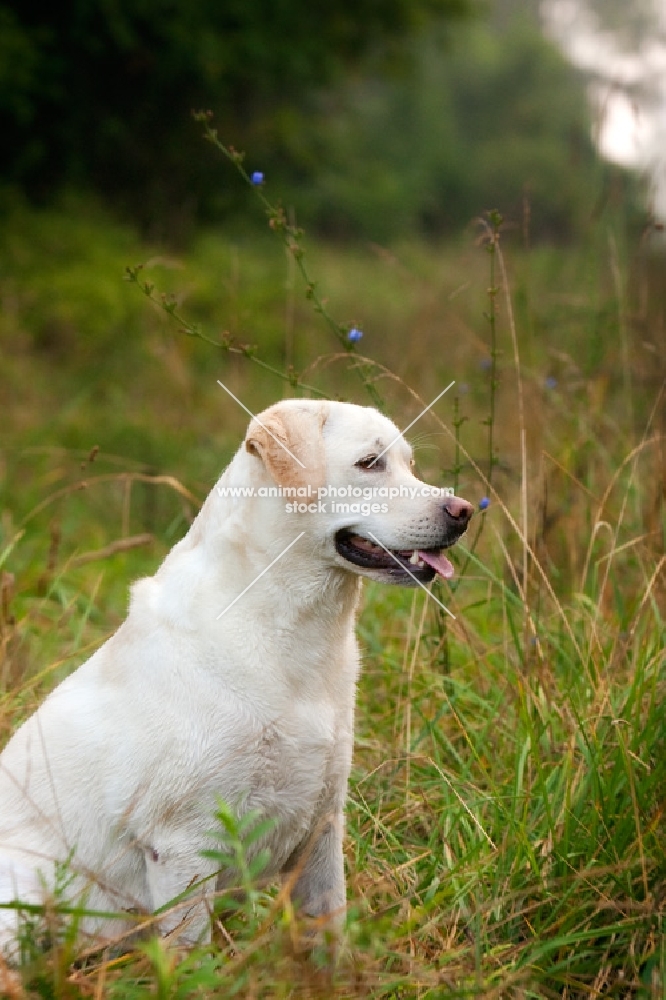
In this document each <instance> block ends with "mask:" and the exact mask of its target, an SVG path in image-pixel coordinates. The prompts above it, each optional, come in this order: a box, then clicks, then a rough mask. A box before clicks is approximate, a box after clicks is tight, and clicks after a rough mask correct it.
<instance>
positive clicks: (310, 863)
mask: <svg viewBox="0 0 666 1000" xmlns="http://www.w3.org/2000/svg"><path fill="white" fill-rule="evenodd" d="M343 831H344V818H343V815H342V813H336V814H334V815H328V816H326V815H325V816H322V817H321V818H320V820H319V823H318V825H317V826H316V827H315V829H314V831H313V833H312V836H311V837H310V838H309V840H308V841H307V842H306V843H305V845H304V846H303V847H302V848H301V850H300V851H299V852H298V854H297V855H296V856H294V857H292V859H291V860H290V862H289V864H288V866H287V868H286V869H285V874H286V873H287V872H291V873H293V875H294V876H295V878H296V881H295V883H294V887H293V889H292V897H293V899H294V902H295V903H296V904H297V906H298V907H299V909H300V910H301V911H302V912H303V913H305V914H307V916H309V917H320V918H328V919H327V920H326V924H327V926H328V927H329V928H330V929H331V930H333V931H338V930H339V929H340V927H341V925H342V922H343V920H344V911H345V895H346V894H345V869H344V857H343V854H342V836H343Z"/></svg>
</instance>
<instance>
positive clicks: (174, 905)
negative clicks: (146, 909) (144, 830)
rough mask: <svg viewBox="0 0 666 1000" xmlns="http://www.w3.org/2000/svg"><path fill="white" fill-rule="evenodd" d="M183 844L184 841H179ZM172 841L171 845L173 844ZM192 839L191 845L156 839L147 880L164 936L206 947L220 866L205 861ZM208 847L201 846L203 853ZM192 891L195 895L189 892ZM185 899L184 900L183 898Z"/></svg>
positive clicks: (149, 855) (148, 857) (148, 858)
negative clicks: (172, 936) (171, 935)
mask: <svg viewBox="0 0 666 1000" xmlns="http://www.w3.org/2000/svg"><path fill="white" fill-rule="evenodd" d="M178 840H180V837H179V838H178ZM169 841H171V842H169ZM197 843H198V839H197V838H194V837H193V838H192V840H191V841H189V842H188V843H187V845H182V844H180V845H175V844H174V843H173V840H172V839H171V838H169V840H167V841H165V840H164V839H162V838H155V839H154V845H153V844H151V846H150V847H147V848H146V849H145V851H146V878H147V882H148V888H149V891H150V897H151V903H152V907H151V908H152V910H153V911H156V910H158V911H160V910H161V911H163V913H161V914H159V928H160V931H161V933H163V934H171V933H173V934H175V936H176V937H177V939H178V941H179V942H180V943H182V944H186V945H190V944H203V943H207V942H208V941H209V940H210V933H211V924H210V916H211V909H212V899H213V896H214V892H215V874H216V872H217V869H218V865H217V864H216V863H215V862H214V861H212V860H210V859H208V858H203V857H201V854H200V853H199V852H198V851H197V849H196V846H195V847H194V848H193V847H192V846H191V845H192V844H195V845H196V844H197ZM205 846H206V845H205V844H203V843H202V844H201V849H203V848H204V847H205ZM190 889H191V892H190V891H189V890H190ZM180 896H182V897H183V898H182V899H179V897H180Z"/></svg>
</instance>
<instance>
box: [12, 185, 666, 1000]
mask: <svg viewBox="0 0 666 1000" xmlns="http://www.w3.org/2000/svg"><path fill="white" fill-rule="evenodd" d="M524 235H525V234H523V233H521V232H519V231H518V230H514V229H512V228H511V227H507V228H506V230H505V231H503V232H502V235H501V239H500V240H499V242H498V241H497V240H496V239H494V238H493V230H492V226H490V225H489V224H488V223H487V222H486V223H485V224H484V225H479V226H478V227H476V228H475V229H470V231H469V232H467V233H466V234H465V235H464V236H463V237H461V238H460V240H459V241H458V242H457V243H456V244H450V245H446V246H439V247H435V246H425V245H417V244H409V245H405V246H397V247H394V248H392V249H391V250H390V251H389V250H387V249H385V248H381V247H372V246H364V247H360V248H358V247H357V248H341V247H333V246H326V245H318V244H313V245H312V246H309V245H308V244H307V243H306V249H307V261H308V269H309V271H310V273H311V274H312V275H313V276H314V277H315V278H316V280H317V282H318V284H317V292H318V294H319V295H320V296H321V297H322V299H323V300H325V302H324V307H325V309H326V310H328V312H330V314H331V315H332V316H334V317H336V319H337V320H339V321H340V322H342V323H344V324H348V325H349V326H356V327H358V328H360V329H362V330H363V331H364V337H363V340H362V341H361V344H360V349H361V351H362V353H363V354H364V355H365V356H367V357H368V358H369V359H371V360H372V367H369V365H368V364H362V363H361V362H360V361H359V359H358V358H355V357H352V356H350V355H349V353H348V352H346V351H345V350H343V349H342V347H341V345H340V343H338V341H336V339H335V337H334V336H333V335H332V333H331V331H330V329H328V328H327V326H326V324H325V323H324V322H323V321H322V318H321V317H320V316H319V315H318V314H317V313H316V312H315V311H314V310H313V309H312V304H311V303H310V302H308V301H307V299H306V296H305V295H304V288H303V286H302V283H301V281H300V276H299V273H298V268H297V266H296V262H295V261H294V258H293V256H290V255H289V254H286V253H285V251H284V248H283V247H282V246H281V244H280V242H279V241H276V240H274V239H271V237H270V234H267V235H266V236H262V235H257V234H256V233H252V234H250V233H248V234H242V233H237V234H235V235H234V237H233V238H232V237H230V236H229V235H227V234H224V233H216V232H209V233H205V234H201V235H200V237H199V238H198V239H197V241H196V242H195V243H194V244H193V245H192V246H191V247H190V248H189V249H188V251H187V252H186V253H183V254H182V255H177V254H175V253H164V252H163V251H162V250H160V249H159V248H155V247H148V246H145V245H141V244H140V243H139V242H138V240H137V239H136V237H135V236H134V235H133V233H132V232H130V231H129V230H124V229H122V228H121V227H119V226H117V225H114V224H112V223H111V222H110V221H109V220H108V219H107V218H106V217H105V216H104V215H103V213H101V212H99V211H95V210H94V209H93V208H92V207H91V206H90V205H81V204H80V203H78V202H76V201H73V202H71V203H67V204H63V205H62V206H61V207H60V208H59V209H57V210H53V211H51V212H48V213H47V212H41V213H34V212H30V211H28V210H26V209H24V208H22V207H21V206H20V205H17V206H16V208H15V209H14V212H13V214H12V216H11V217H10V219H9V220H8V223H7V225H6V227H5V231H4V235H3V240H4V247H3V251H4V252H3V254H2V256H3V259H4V260H5V264H4V265H3V269H2V272H0V295H1V296H2V302H3V310H2V315H1V317H0V338H1V342H2V353H3V365H2V372H1V373H0V406H1V410H2V424H3V438H2V442H3V443H2V451H1V452H0V488H1V493H2V496H1V502H0V510H1V523H0V532H1V534H0V573H1V574H2V575H1V577H0V588H1V601H0V628H1V631H0V638H1V646H0V742H2V743H4V741H5V739H6V738H7V737H8V736H9V734H10V732H11V731H12V730H13V728H14V727H15V726H16V725H17V724H18V723H19V722H20V721H21V720H22V719H23V718H24V717H25V716H26V714H27V713H29V712H30V711H31V710H32V709H33V708H34V707H35V706H36V704H37V703H38V702H39V700H40V699H41V698H42V697H43V696H44V695H45V693H46V692H47V691H49V690H50V689H51V688H52V687H53V685H54V684H55V683H56V682H57V681H58V680H59V679H61V678H62V677H63V676H65V675H66V674H67V673H68V672H69V671H70V670H72V669H73V668H74V667H75V666H76V665H77V664H78V663H80V662H82V661H83V660H84V659H85V658H86V657H87V656H88V655H90V653H91V651H92V650H94V649H95V648H96V647H97V646H98V645H99V644H100V643H101V642H102V641H103V640H104V639H105V637H107V636H108V635H109V634H110V633H111V632H112V631H113V630H114V629H115V628H116V627H117V626H118V624H119V623H120V621H121V620H122V618H123V616H124V612H125V608H126V602H127V587H128V584H129V583H130V582H131V581H132V580H133V579H135V578H136V577H137V576H139V575H146V574H150V573H152V572H153V571H154V570H155V568H156V567H157V565H158V564H159V562H160V560H161V558H162V557H163V556H164V554H165V553H166V552H167V551H168V549H169V548H170V546H171V545H172V544H173V543H174V541H175V540H176V539H177V538H179V537H180V536H181V534H182V533H183V532H184V530H185V529H186V526H187V524H188V523H189V521H190V520H191V518H192V515H193V513H194V512H195V511H196V509H197V506H198V504H199V503H200V502H201V500H202V499H203V497H204V496H205V494H206V493H207V491H208V490H209V489H210V488H211V487H212V485H213V483H214V481H215V479H216V477H217V476H218V474H219V472H220V471H221V469H222V468H223V467H224V465H225V464H226V462H227V461H228V460H229V458H230V457H231V455H232V454H233V452H234V450H235V449H236V448H237V447H238V445H239V443H240V441H241V439H242V434H243V431H244V428H245V425H246V422H247V416H246V414H245V413H244V412H243V411H242V410H241V409H240V408H239V407H238V406H237V404H236V403H234V401H233V400H232V399H231V398H230V397H229V396H228V395H227V394H226V393H225V392H223V390H222V389H221V388H220V387H219V386H218V385H217V382H216V380H217V379H220V380H221V381H223V382H224V383H225V384H226V385H227V386H228V387H229V389H231V391H232V392H233V393H234V394H235V395H237V396H239V398H241V399H242V400H243V402H244V403H245V405H246V406H248V407H249V408H250V409H252V410H255V411H256V410H257V409H261V408H262V407H264V406H266V405H268V404H270V403H271V402H273V401H275V400H276V399H278V398H280V397H281V396H284V395H291V394H293V393H294V392H295V391H296V392H297V391H299V390H294V389H293V388H291V387H290V385H289V382H288V381H285V380H283V379H280V378H278V377H276V376H275V375H273V374H271V373H269V372H268V371H267V370H266V369H265V368H262V367H260V366H259V365H257V364H256V363H255V362H254V361H253V360H252V359H251V358H248V357H246V356H243V351H244V346H243V345H256V346H257V357H258V358H259V359H261V360H262V361H263V362H265V363H267V364H269V365H270V366H272V367H274V368H276V369H279V370H281V371H285V370H287V369H288V368H289V366H294V369H295V370H296V371H297V372H298V373H300V374H301V377H302V380H303V381H304V382H307V383H308V384H309V385H312V386H315V387H316V388H317V389H318V390H319V391H321V392H323V393H326V394H328V395H330V396H339V397H341V398H345V399H349V400H352V401H356V402H362V403H369V402H371V399H370V397H369V393H368V389H367V385H364V381H365V382H368V381H371V384H372V391H373V392H374V393H375V394H379V396H380V397H381V400H382V404H383V405H384V406H385V408H386V411H387V412H388V413H389V415H391V416H392V417H393V419H395V421H396V422H397V423H398V424H399V425H400V426H406V425H407V424H409V423H410V421H411V420H413V419H414V417H415V416H416V415H417V414H418V413H419V411H420V410H421V409H422V407H423V406H424V405H425V404H427V403H429V402H430V400H431V399H433V398H434V397H435V396H436V395H437V394H438V392H440V391H441V390H442V389H443V388H444V387H445V386H446V385H447V384H448V383H449V382H450V381H451V380H452V379H455V380H456V384H455V386H454V387H453V388H452V389H451V390H450V392H449V393H447V394H446V396H444V397H443V399H442V400H441V401H440V402H439V403H438V404H437V405H436V406H435V407H434V408H433V409H432V410H431V411H429V413H428V414H426V415H425V416H424V417H423V418H422V419H421V420H420V421H419V422H418V423H417V424H415V426H414V427H413V429H412V430H411V431H410V433H409V435H408V437H409V438H410V440H411V441H412V442H413V443H414V445H415V449H416V456H417V461H418V471H419V473H420V475H421V476H422V478H423V479H425V480H426V481H428V482H432V483H437V484H441V485H452V486H455V487H456V489H457V491H458V492H459V493H460V494H461V495H462V496H465V497H467V498H468V499H469V500H471V501H472V502H474V503H478V501H479V500H480V499H481V497H483V496H487V497H489V498H490V505H489V507H488V509H487V511H485V512H484V513H478V514H477V515H476V516H475V518H474V521H473V523H472V527H471V529H470V532H469V533H468V535H469V537H468V538H467V540H466V542H465V544H464V545H459V546H458V547H457V549H456V550H454V560H455V563H456V569H457V572H456V577H455V579H454V581H452V584H451V586H449V585H447V586H446V587H444V586H440V587H439V589H437V590H436V593H437V595H438V596H439V598H440V599H441V600H443V601H444V603H445V604H446V605H447V606H448V607H449V608H450V609H451V610H452V611H453V612H454V613H455V615H456V618H455V621H453V620H451V619H450V618H449V617H448V616H446V615H445V614H444V613H443V612H441V611H440V610H439V608H438V606H437V605H436V604H435V602H433V601H429V600H428V599H427V597H426V596H425V595H424V594H423V592H422V591H418V592H417V593H414V592H412V591H406V590H405V591H402V590H397V589H389V588H381V587H379V586H376V585H371V586H368V587H367V589H366V598H365V605H364V609H363V613H362V616H361V619H360V638H361V643H362V648H363V652H364V672H363V678H362V682H361V685H360V690H359V703H358V713H357V744H356V752H355V760H354V770H353V775H352V781H351V788H350V800H349V806H348V836H347V841H346V854H347V868H348V880H349V892H348V896H349V914H348V921H347V934H346V945H345V949H344V952H343V955H342V956H341V959H340V962H339V966H338V968H337V970H336V972H335V973H334V974H333V975H331V974H329V973H327V972H326V971H323V970H322V969H320V968H318V967H317V963H316V961H312V960H311V959H307V958H305V957H303V956H302V955H301V954H300V952H299V948H298V942H297V933H296V927H295V923H294V917H293V914H292V913H291V911H290V909H289V907H288V905H287V903H286V901H285V899H284V898H283V896H282V895H281V894H280V893H279V891H278V890H277V889H276V888H275V887H268V888H263V889H257V890H255V891H254V892H252V893H250V894H249V895H248V897H247V899H246V901H245V902H243V903H240V904H237V905H236V907H235V909H234V910H233V912H229V909H228V900H227V901H226V902H225V901H221V912H224V917H223V918H222V917H221V918H220V921H219V927H218V932H217V936H216V944H215V947H214V948H211V949H208V950H202V951H200V952H197V953H196V954H193V955H190V956H184V955H182V954H178V953H177V952H175V951H169V949H168V948H167V947H166V946H165V945H164V944H163V943H161V942H159V941H157V940H153V941H152V942H148V943H146V944H145V945H142V946H140V947H139V948H137V950H136V951H133V952H131V953H130V954H128V955H126V956H123V957H122V958H117V957H115V958H112V957H110V956H108V955H105V954H95V953H94V952H86V951H84V949H83V947H82V946H81V945H77V944H76V943H75V942H74V941H73V936H72V933H71V931H68V929H67V926H66V924H64V923H61V921H60V920H59V917H58V914H57V907H56V908H55V909H53V910H52V911H50V912H49V913H47V914H44V915H42V917H41V918H38V917H34V918H33V922H34V921H37V923H39V921H40V919H41V921H42V922H43V921H46V923H47V925H48V927H49V929H50V933H51V946H50V948H49V949H48V950H46V951H45V952H44V951H40V950H39V949H37V948H36V947H30V946H29V945H30V942H31V941H32V943H33V944H35V942H36V941H37V940H38V938H39V934H38V933H37V930H35V929H33V930H32V931H30V932H29V933H28V934H27V945H26V948H27V955H26V964H25V966H24V968H23V969H22V971H21V981H22V983H23V984H24V985H23V986H19V985H18V984H17V983H14V985H11V986H10V985H7V986H6V987H5V989H6V992H7V994H8V995H11V996H13V997H19V996H22V995H23V991H25V994H26V995H28V996H35V997H43V998H65V997H67V998H70V997H84V996H85V997H87V996H94V997H117V998H134V997H136V998H139V997H150V996H157V997H160V998H167V997H174V998H176V997H177V998H181V997H182V998H185V997H208V996H215V997H218V996H219V997H227V996H238V997H247V998H258V997H284V998H288V997H322V998H328V997H331V998H332V997H340V998H342V997H345V998H347V997H348V998H352V997H353V998H357V997H358V998H366V997H372V998H375V997H376V998H380V997H381V998H385V1000H389V998H391V1000H393V998H395V1000H398V998H414V1000H416V998H432V1000H434V998H439V997H449V996H451V997H455V996H460V997H462V996H479V997H489V998H490V997H497V998H505V997H516V998H528V997H530V998H542V997H544V998H545V997H566V998H590V997H610V996H617V997H636V998H641V1000H648V998H649V1000H652V998H657V997H663V996H665V995H666V939H665V937H664V922H665V917H666V860H665V857H664V833H665V830H664V807H665V804H666V802H665V798H664V789H666V746H665V727H664V694H665V679H666V662H665V660H666V658H665V654H664V614H665V612H666V579H665V576H666V574H665V572H664V549H665V546H664V540H665V537H666V517H665V505H664V499H665V495H666V493H665V491H666V451H665V448H666V445H665V439H664V434H665V431H666V416H665V414H666V401H665V397H664V378H665V374H666V365H665V362H664V358H665V357H666V333H665V330H666V325H665V319H664V308H665V303H666V298H665V297H664V295H663V287H664V285H665V284H666V282H664V275H663V272H664V264H663V261H662V260H660V259H659V257H658V256H654V257H651V256H650V255H649V254H648V253H647V252H646V250H645V247H644V243H643V244H641V243H640V242H639V241H636V243H635V245H632V244H631V243H630V242H628V243H627V244H626V245H625V242H624V240H623V238H622V237H621V235H620V231H619V229H617V228H614V227H613V225H611V224H610V223H607V222H599V223H598V224H596V226H595V228H594V231H593V232H591V233H590V238H589V241H588V243H587V244H586V245H585V246H580V247H576V248H552V247H537V248H532V249H528V247H527V246H526V241H525V238H524ZM139 261H142V262H145V263H146V266H145V267H144V268H143V270H142V271H141V272H140V274H141V280H142V281H144V280H149V281H150V282H153V283H154V284H155V288H156V292H155V297H156V298H157V305H156V304H154V303H153V304H151V303H150V302H149V301H148V300H147V299H146V298H145V296H143V295H142V294H141V292H140V290H139V289H138V288H137V286H136V284H133V283H131V282H126V281H125V282H124V281H123V274H124V272H125V268H126V266H127V265H136V264H137V263H139ZM162 292H165V293H168V294H173V295H174V296H175V300H174V301H175V304H176V307H177V309H178V310H179V311H180V312H182V314H183V315H185V316H187V317H189V320H190V321H191V322H193V323H199V324H201V331H202V332H203V333H204V334H205V336H207V337H209V338H211V339H214V340H217V341H219V340H222V339H223V338H227V340H226V343H227V345H228V346H231V347H232V348H234V349H235V350H236V353H234V351H231V352H230V351H229V350H222V349H216V348H213V347H211V346H210V345H209V344H206V343H205V342H203V341H202V340H201V339H198V338H197V337H192V336H190V337H188V336H186V335H185V333H183V331H182V330H180V329H179V328H178V325H177V324H176V323H174V322H173V321H172V320H170V319H169V318H168V317H167V316H165V315H164V310H163V309H161V308H160V306H159V302H160V294H161V293H162ZM167 301H171V300H167ZM239 349H240V351H241V353H240V354H239V353H237V351H238V350H239ZM359 376H360V377H359ZM1 975H2V973H1V971H0V976H1ZM0 981H1V979H0ZM1 993H2V988H1V987H0V994H1Z"/></svg>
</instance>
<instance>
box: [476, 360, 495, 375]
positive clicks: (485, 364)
mask: <svg viewBox="0 0 666 1000" xmlns="http://www.w3.org/2000/svg"><path fill="white" fill-rule="evenodd" d="M492 366H493V359H492V358H481V360H480V361H479V368H480V369H481V371H482V372H489V371H490V369H491V368H492Z"/></svg>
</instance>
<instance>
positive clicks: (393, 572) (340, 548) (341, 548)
mask: <svg viewBox="0 0 666 1000" xmlns="http://www.w3.org/2000/svg"><path fill="white" fill-rule="evenodd" d="M335 548H336V551H337V553H338V555H340V556H342V558H343V559H346V560H347V562H350V563H352V564H353V565H354V566H358V567H359V568H361V569H370V570H373V569H374V570H380V571H382V572H384V573H386V575H387V577H388V579H389V580H393V581H395V582H396V583H398V582H400V583H409V582H410V580H412V579H414V580H417V581H418V582H419V583H430V581H431V580H433V579H434V578H435V576H437V575H439V576H442V577H444V579H445V580H449V579H450V578H451V577H452V576H453V572H454V570H453V566H452V565H451V563H450V562H449V560H448V559H447V558H446V556H445V555H444V553H443V552H442V551H441V548H438V549H385V548H383V547H382V546H381V545H377V544H376V543H375V542H373V541H371V540H370V539H368V538H364V537H363V536H362V535H355V534H353V533H352V532H351V531H347V530H346V529H344V528H343V529H342V530H341V531H338V533H337V534H336V536H335Z"/></svg>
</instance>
